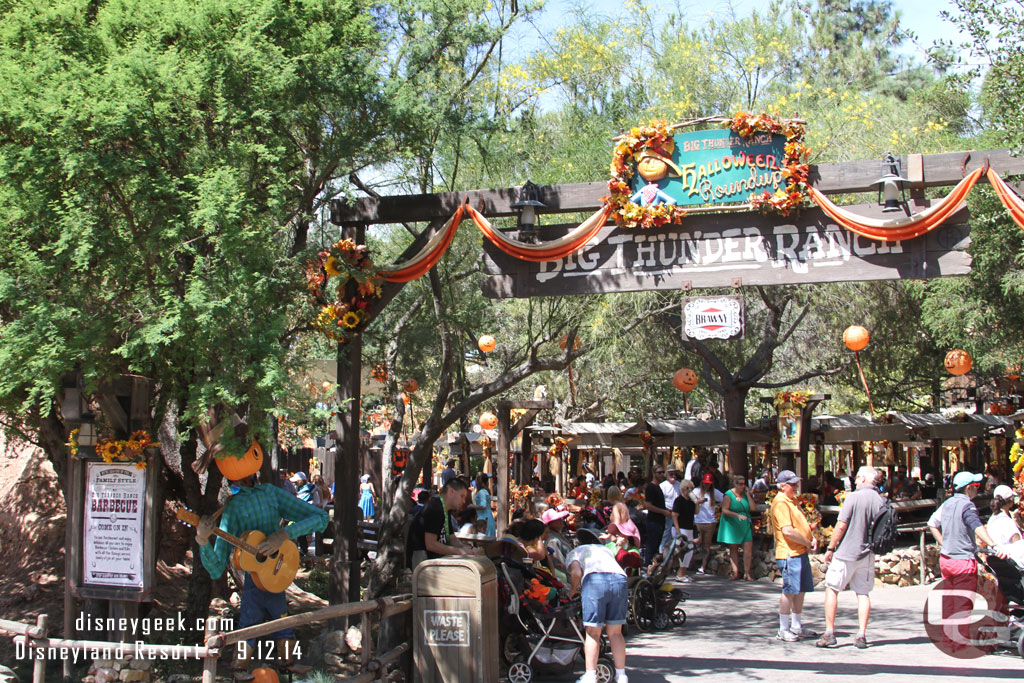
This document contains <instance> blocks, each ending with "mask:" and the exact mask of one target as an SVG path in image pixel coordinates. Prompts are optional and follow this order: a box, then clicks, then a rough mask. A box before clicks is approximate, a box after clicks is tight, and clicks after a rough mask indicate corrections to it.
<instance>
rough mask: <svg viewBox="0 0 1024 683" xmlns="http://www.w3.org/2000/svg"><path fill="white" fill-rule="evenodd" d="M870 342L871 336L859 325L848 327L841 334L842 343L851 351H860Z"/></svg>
mask: <svg viewBox="0 0 1024 683" xmlns="http://www.w3.org/2000/svg"><path fill="white" fill-rule="evenodd" d="M869 341H871V334H870V333H869V332H868V330H867V328H865V327H861V326H860V325H850V326H849V327H847V328H846V331H845V332H843V343H844V344H846V348H848V349H850V350H851V351H860V350H861V349H863V348H864V347H865V346H867V345H868V342H869Z"/></svg>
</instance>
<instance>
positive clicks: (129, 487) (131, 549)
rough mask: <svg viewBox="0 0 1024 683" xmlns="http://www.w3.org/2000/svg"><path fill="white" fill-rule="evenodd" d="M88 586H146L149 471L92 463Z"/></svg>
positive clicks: (88, 472) (88, 505)
mask: <svg viewBox="0 0 1024 683" xmlns="http://www.w3.org/2000/svg"><path fill="white" fill-rule="evenodd" d="M87 468H88V469H87V470H86V484H85V523H84V530H85V537H84V539H83V543H82V549H83V551H84V553H83V554H84V567H83V572H82V578H83V583H86V584H92V585H102V586H116V587H121V588H137V589H141V588H142V587H143V566H144V565H143V522H144V521H145V512H146V505H145V499H146V470H144V469H142V470H140V469H137V468H136V467H135V466H134V465H112V464H107V463H103V462H90V463H88V464H87Z"/></svg>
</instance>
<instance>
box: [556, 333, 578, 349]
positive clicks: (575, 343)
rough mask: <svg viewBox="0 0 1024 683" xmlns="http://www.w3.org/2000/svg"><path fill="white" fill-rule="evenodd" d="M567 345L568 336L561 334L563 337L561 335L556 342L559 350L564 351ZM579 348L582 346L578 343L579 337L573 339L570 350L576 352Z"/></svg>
mask: <svg viewBox="0 0 1024 683" xmlns="http://www.w3.org/2000/svg"><path fill="white" fill-rule="evenodd" d="M568 343H569V335H567V334H563V335H562V338H561V339H559V340H558V348H560V349H562V350H563V351H565V347H566V345H567V344H568ZM580 346H582V344H581V343H580V338H579V336H577V337H576V338H575V339H573V342H572V350H573V351H578V350H579V348H580Z"/></svg>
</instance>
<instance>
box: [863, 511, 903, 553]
mask: <svg viewBox="0 0 1024 683" xmlns="http://www.w3.org/2000/svg"><path fill="white" fill-rule="evenodd" d="M898 522H899V516H898V515H897V514H896V511H895V510H893V509H892V505H890V504H889V501H888V500H884V501H883V502H882V509H881V510H879V511H878V514H876V515H875V516H874V517H873V518H872V519H871V528H870V529H869V534H868V545H869V546H871V552H873V553H875V554H876V555H885V554H886V553H888V552H891V551H892V549H893V546H895V545H896V536H897V535H898V534H899V528H898Z"/></svg>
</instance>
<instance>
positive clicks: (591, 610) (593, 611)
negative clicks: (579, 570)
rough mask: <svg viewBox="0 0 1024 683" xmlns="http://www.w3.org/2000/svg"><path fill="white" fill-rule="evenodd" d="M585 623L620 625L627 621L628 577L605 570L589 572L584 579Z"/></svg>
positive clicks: (588, 624)
mask: <svg viewBox="0 0 1024 683" xmlns="http://www.w3.org/2000/svg"><path fill="white" fill-rule="evenodd" d="M581 593H582V597H583V625H584V626H604V625H605V624H607V625H609V626H619V625H622V624H625V623H626V610H627V608H628V605H629V596H628V594H627V591H626V577H625V576H623V575H622V574H607V573H604V572H601V573H596V572H595V573H593V574H587V576H586V577H584V579H583V590H582V591H581Z"/></svg>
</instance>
